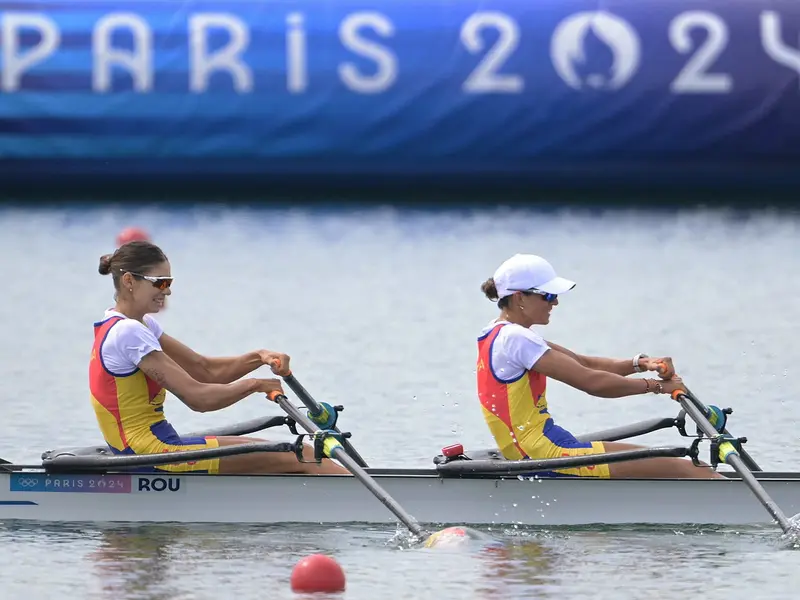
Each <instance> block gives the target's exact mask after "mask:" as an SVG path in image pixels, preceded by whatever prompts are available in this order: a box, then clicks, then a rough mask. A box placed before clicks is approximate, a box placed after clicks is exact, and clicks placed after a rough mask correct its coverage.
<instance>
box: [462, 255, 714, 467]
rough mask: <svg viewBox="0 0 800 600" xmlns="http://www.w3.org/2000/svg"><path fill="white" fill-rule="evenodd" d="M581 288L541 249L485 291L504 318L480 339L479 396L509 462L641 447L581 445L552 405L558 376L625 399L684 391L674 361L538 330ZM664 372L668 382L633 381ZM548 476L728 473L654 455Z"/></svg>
mask: <svg viewBox="0 0 800 600" xmlns="http://www.w3.org/2000/svg"><path fill="white" fill-rule="evenodd" d="M574 287H575V282H574V281H570V280H569V279H565V278H563V277H559V276H558V275H557V274H556V272H555V270H554V269H553V267H552V265H551V264H550V263H549V262H547V261H546V260H545V259H544V258H542V257H540V256H536V255H533V254H516V255H514V256H512V257H511V258H509V259H508V260H506V261H505V262H504V263H503V264H502V265H500V267H498V269H497V271H495V273H494V276H493V277H492V278H490V279H488V280H486V281H485V282H484V283H483V285H482V286H481V289H482V290H483V292H484V294H485V295H486V296H487V297H488V298H489V299H490V300H492V301H496V302H497V306H498V308H500V315H499V317H498V318H497V319H495V320H493V321H491V322H490V323H489V324H487V325H486V326H485V327H484V328H483V330H482V331H481V334H480V337H479V338H478V365H477V379H478V397H479V398H480V402H481V406H482V412H483V415H484V418H485V419H486V423H487V424H488V426H489V429H490V431H491V432H492V435H493V436H494V439H495V441H496V443H497V445H498V448H499V450H500V451H501V452H502V454H503V456H504V457H505V458H507V459H509V460H520V459H525V458H534V459H546V458H560V457H562V456H582V455H586V454H602V453H604V452H617V451H622V450H633V449H638V448H641V446H635V445H633V444H624V443H619V442H580V441H578V440H577V439H576V438H575V437H574V436H573V435H572V434H571V433H570V432H568V431H566V430H565V429H563V428H561V427H559V426H558V425H556V424H555V423H554V422H553V419H552V417H551V416H550V412H549V409H548V406H547V393H546V388H547V378H548V377H552V378H553V379H557V380H558V381H561V382H563V383H566V384H567V385H569V386H571V387H574V388H576V389H579V390H581V391H583V392H585V393H587V394H591V395H592V396H598V397H602V398H620V397H623V396H634V395H638V394H646V393H654V394H667V395H668V394H671V393H672V392H673V391H674V390H676V389H683V383H682V382H681V380H680V379H679V378H678V377H676V376H675V370H674V368H673V366H672V359H671V358H669V357H662V358H651V357H649V356H647V355H646V354H637V355H636V356H634V357H633V359H622V360H618V359H612V358H600V357H592V356H581V355H579V354H576V353H575V352H572V351H570V350H568V349H566V348H564V347H562V346H559V345H558V344H554V343H553V342H549V341H545V340H544V339H543V338H542V337H541V336H539V335H538V334H537V333H535V332H534V331H532V330H531V327H532V326H533V325H547V324H548V323H549V322H550V312H551V311H552V310H553V307H555V306H558V297H559V295H560V294H564V293H566V292H568V291H569V290H571V289H572V288H574ZM644 371H656V372H658V373H659V374H660V376H661V377H662V379H639V378H629V377H627V375H632V374H633V373H641V372H644ZM538 475H539V476H540V477H542V476H559V475H561V476H563V475H568V476H578V477H600V478H605V479H608V478H615V479H616V478H628V477H667V478H671V477H679V478H715V477H721V475H719V474H718V473H716V472H714V471H713V470H711V469H710V468H709V467H707V466H700V467H698V466H695V465H693V464H692V462H691V461H690V460H688V459H683V458H649V459H642V460H635V461H630V462H620V463H614V464H611V465H595V466H586V467H578V468H571V469H563V470H558V471H554V472H548V473H539V474H538Z"/></svg>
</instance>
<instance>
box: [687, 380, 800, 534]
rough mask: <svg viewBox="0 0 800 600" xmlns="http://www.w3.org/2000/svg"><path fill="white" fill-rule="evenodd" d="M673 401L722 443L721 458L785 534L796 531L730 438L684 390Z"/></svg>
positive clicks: (720, 447) (709, 434) (707, 433)
mask: <svg viewBox="0 0 800 600" xmlns="http://www.w3.org/2000/svg"><path fill="white" fill-rule="evenodd" d="M672 398H673V400H677V401H678V402H680V404H681V406H682V407H683V410H685V411H686V414H687V415H689V417H691V419H692V420H693V421H694V422H695V423H697V426H698V427H699V428H700V431H702V432H703V433H704V434H705V435H707V436H708V437H709V438H710V439H712V440H718V441H720V445H719V456H720V459H721V460H722V461H723V462H726V463H728V464H729V465H731V466H732V467H733V468H734V469H735V470H736V472H737V473H738V474H739V476H740V477H741V478H742V481H744V483H745V484H746V485H747V487H749V488H750V491H752V492H753V494H754V495H755V497H756V498H758V501H759V502H761V504H762V505H763V506H764V508H766V509H767V512H769V514H770V515H772V518H773V519H775V520H776V521H777V522H778V525H780V527H781V529H782V530H783V532H784V533H789V532H790V531H794V527H792V523H791V522H790V521H789V519H787V518H786V515H784V514H783V511H782V510H781V509H780V507H779V506H778V505H777V504H775V501H774V500H773V499H772V498H770V496H769V494H767V491H766V490H765V489H764V488H763V486H762V485H761V484H760V483H759V482H758V480H757V479H756V478H755V476H754V475H753V473H752V472H750V470H749V469H748V468H747V465H746V464H745V463H744V461H743V460H742V457H741V456H739V451H738V450H737V449H736V446H734V445H733V444H732V443H731V442H730V441H724V440H726V439H730V438H729V437H728V436H726V435H724V434H721V433H720V432H718V431H717V430H716V429H715V428H714V426H713V425H712V424H711V422H710V421H709V420H708V419H707V418H706V416H705V415H704V414H703V413H702V411H701V410H700V409H699V408H698V407H697V405H696V404H695V403H694V402H693V401H692V399H691V398H690V397H689V396H688V395H687V394H686V393H685V392H684V390H675V391H674V392H672Z"/></svg>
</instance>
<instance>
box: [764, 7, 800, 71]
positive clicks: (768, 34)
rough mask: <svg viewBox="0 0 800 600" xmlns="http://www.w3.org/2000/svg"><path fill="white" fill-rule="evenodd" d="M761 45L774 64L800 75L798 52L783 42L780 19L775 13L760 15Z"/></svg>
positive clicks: (770, 11) (799, 55) (766, 12)
mask: <svg viewBox="0 0 800 600" xmlns="http://www.w3.org/2000/svg"><path fill="white" fill-rule="evenodd" d="M761 45H762V46H763V47H764V52H766V53H767V56H769V57H770V58H771V59H772V60H774V61H775V62H776V63H778V64H779V65H783V66H784V67H789V68H790V69H793V70H794V72H795V73H798V74H800V50H798V49H797V48H792V47H791V46H789V45H788V44H786V43H785V42H784V41H783V36H782V35H781V17H780V15H779V14H778V13H776V12H775V11H772V10H765V11H763V12H762V13H761Z"/></svg>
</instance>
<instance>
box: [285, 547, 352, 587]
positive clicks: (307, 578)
mask: <svg viewBox="0 0 800 600" xmlns="http://www.w3.org/2000/svg"><path fill="white" fill-rule="evenodd" d="M291 583H292V591H295V592H328V593H331V592H342V591H344V587H345V579H344V571H343V570H342V567H340V566H339V563H338V562H336V561H335V560H334V559H333V558H331V557H330V556H326V555H325V554H312V555H311V556H306V557H304V558H301V559H300V560H299V561H298V562H297V564H296V565H295V566H294V569H293V570H292V580H291Z"/></svg>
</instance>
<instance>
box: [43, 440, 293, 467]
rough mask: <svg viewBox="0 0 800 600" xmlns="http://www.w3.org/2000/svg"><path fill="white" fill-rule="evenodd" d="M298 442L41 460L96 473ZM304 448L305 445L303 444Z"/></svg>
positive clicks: (278, 448)
mask: <svg viewBox="0 0 800 600" xmlns="http://www.w3.org/2000/svg"><path fill="white" fill-rule="evenodd" d="M297 445H298V442H297V441H295V442H278V443H267V442H254V443H248V444H237V445H235V446H223V447H221V448H205V449H203V450H182V451H178V452H164V453H159V454H141V455H137V454H112V455H88V456H75V455H73V454H66V453H65V454H57V455H55V456H52V457H48V458H45V459H43V460H42V466H43V467H44V469H45V470H46V471H49V472H51V473H63V472H70V473H97V472H104V471H118V470H126V469H135V468H140V467H154V466H157V465H171V464H179V463H185V462H189V461H197V460H207V459H211V458H223V457H225V456H236V455H239V454H252V453H255V452H296V447H297ZM300 447H301V451H302V444H300Z"/></svg>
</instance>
